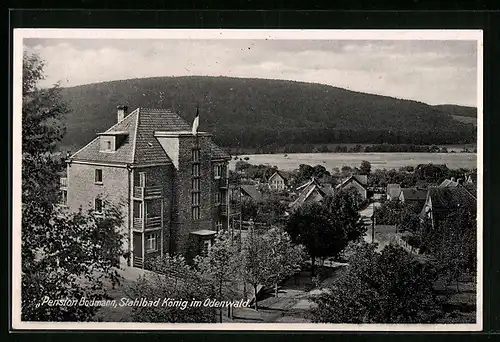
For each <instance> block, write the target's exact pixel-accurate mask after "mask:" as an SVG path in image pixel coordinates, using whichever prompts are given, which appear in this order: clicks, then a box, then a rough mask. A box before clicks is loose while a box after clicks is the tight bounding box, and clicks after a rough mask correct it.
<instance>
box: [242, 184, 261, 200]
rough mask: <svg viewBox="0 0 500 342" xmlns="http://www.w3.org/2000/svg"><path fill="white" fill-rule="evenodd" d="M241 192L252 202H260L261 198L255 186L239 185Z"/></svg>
mask: <svg viewBox="0 0 500 342" xmlns="http://www.w3.org/2000/svg"><path fill="white" fill-rule="evenodd" d="M241 191H243V192H244V193H246V194H247V195H248V196H250V197H251V198H252V199H253V200H254V201H260V199H261V198H262V196H261V193H260V192H259V190H257V189H256V188H255V185H248V184H243V185H241Z"/></svg>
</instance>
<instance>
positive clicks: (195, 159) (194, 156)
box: [191, 149, 200, 163]
mask: <svg viewBox="0 0 500 342" xmlns="http://www.w3.org/2000/svg"><path fill="white" fill-rule="evenodd" d="M191 156H192V161H193V162H194V163H197V162H199V161H200V150H198V149H193V150H192V154H191Z"/></svg>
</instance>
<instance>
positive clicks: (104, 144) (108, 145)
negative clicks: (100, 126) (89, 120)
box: [97, 131, 128, 153]
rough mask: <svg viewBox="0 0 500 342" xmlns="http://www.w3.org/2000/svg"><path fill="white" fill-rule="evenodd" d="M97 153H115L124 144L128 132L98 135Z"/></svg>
mask: <svg viewBox="0 0 500 342" xmlns="http://www.w3.org/2000/svg"><path fill="white" fill-rule="evenodd" d="M97 135H98V136H99V152H108V153H112V152H115V151H116V150H118V149H119V148H120V146H121V145H122V144H123V143H124V142H125V140H126V139H127V137H128V132H116V131H115V132H104V133H98V134H97Z"/></svg>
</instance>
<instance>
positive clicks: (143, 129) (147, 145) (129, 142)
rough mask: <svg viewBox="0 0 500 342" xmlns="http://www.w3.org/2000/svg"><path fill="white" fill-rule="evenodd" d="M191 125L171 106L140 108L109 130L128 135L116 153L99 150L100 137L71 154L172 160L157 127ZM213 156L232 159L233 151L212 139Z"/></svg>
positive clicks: (184, 127) (137, 161)
mask: <svg viewBox="0 0 500 342" xmlns="http://www.w3.org/2000/svg"><path fill="white" fill-rule="evenodd" d="M190 130H191V126H190V125H189V124H188V123H187V122H186V121H184V119H182V118H181V117H180V116H179V115H178V114H176V113H174V112H172V111H170V110H167V109H149V108H137V109H136V110H134V111H133V112H131V113H130V114H129V115H127V116H126V117H125V118H124V119H123V120H122V121H120V122H119V123H117V124H116V125H114V126H112V127H111V128H110V129H108V130H107V131H106V132H105V133H110V134H111V133H113V132H118V131H120V132H123V133H126V134H127V135H128V136H127V138H126V140H125V142H124V143H123V144H122V145H121V146H120V147H119V148H118V149H117V150H116V152H114V153H102V152H99V138H96V139H94V140H93V141H92V142H90V143H89V144H88V145H87V146H85V147H84V148H82V149H81V150H80V151H78V152H76V153H75V154H74V155H73V156H72V157H71V158H72V159H74V160H83V161H91V162H116V163H130V164H148V163H171V162H172V161H171V160H170V158H169V156H168V155H167V154H166V153H165V151H164V150H163V148H162V147H161V145H160V143H159V142H158V140H157V139H156V138H155V136H154V133H155V131H168V132H180V131H190ZM211 149H212V159H230V158H231V157H230V155H229V154H227V153H226V152H224V151H223V150H222V149H221V148H220V147H219V146H217V145H215V144H214V143H213V142H211Z"/></svg>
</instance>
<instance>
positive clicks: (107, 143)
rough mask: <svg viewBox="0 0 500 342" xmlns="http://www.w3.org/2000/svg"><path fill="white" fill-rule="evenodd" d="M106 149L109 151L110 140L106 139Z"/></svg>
mask: <svg viewBox="0 0 500 342" xmlns="http://www.w3.org/2000/svg"><path fill="white" fill-rule="evenodd" d="M106 150H108V151H111V141H109V140H106Z"/></svg>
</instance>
